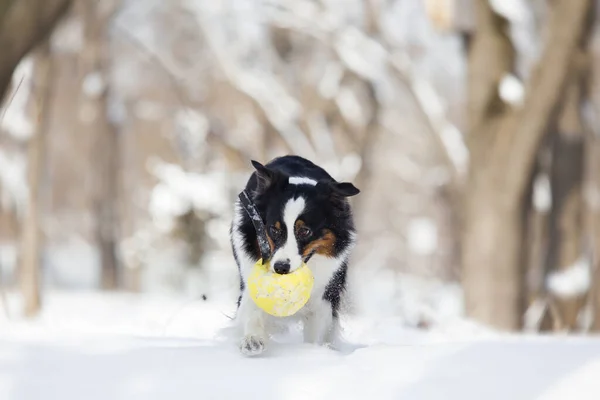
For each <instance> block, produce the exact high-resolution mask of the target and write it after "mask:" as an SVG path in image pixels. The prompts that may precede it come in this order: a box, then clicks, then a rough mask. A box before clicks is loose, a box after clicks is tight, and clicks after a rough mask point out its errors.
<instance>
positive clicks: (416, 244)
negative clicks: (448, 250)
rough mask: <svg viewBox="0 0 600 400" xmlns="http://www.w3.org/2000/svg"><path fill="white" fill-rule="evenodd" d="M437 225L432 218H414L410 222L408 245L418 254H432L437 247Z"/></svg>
mask: <svg viewBox="0 0 600 400" xmlns="http://www.w3.org/2000/svg"><path fill="white" fill-rule="evenodd" d="M437 238H438V235H437V226H436V225H435V222H434V221H432V220H431V219H430V218H413V219H412V220H411V221H410V222H409V224H408V245H409V247H410V249H411V250H412V251H413V252H415V253H416V254H422V255H427V254H432V253H433V252H434V251H435V250H436V249H437Z"/></svg>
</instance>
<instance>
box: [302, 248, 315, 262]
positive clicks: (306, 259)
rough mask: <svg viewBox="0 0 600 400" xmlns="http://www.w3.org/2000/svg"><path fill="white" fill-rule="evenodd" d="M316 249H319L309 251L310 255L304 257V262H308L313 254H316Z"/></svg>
mask: <svg viewBox="0 0 600 400" xmlns="http://www.w3.org/2000/svg"><path fill="white" fill-rule="evenodd" d="M316 251H317V250H316V249H315V250H313V251H311V252H310V253H308V255H307V256H306V257H304V259H303V260H302V262H303V263H304V264H306V263H307V262H308V260H310V259H311V258H312V256H313V255H314V254H315V252H316Z"/></svg>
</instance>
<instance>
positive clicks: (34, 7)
mask: <svg viewBox="0 0 600 400" xmlns="http://www.w3.org/2000/svg"><path fill="white" fill-rule="evenodd" d="M70 3H71V1H70V0H0V49H2V60H1V61H0V99H1V98H3V97H4V93H6V89H7V88H8V86H9V84H10V80H11V78H12V75H13V72H14V70H15V68H16V67H17V65H18V64H19V62H20V61H21V59H22V58H23V57H24V56H25V55H26V54H27V53H29V52H30V51H31V50H33V48H34V47H36V45H38V44H39V43H40V42H41V41H42V40H44V39H45V38H46V37H48V35H49V34H50V32H51V31H52V29H53V28H54V26H55V25H56V24H57V22H58V21H59V20H60V18H61V17H62V16H63V15H64V14H65V13H66V11H67V10H68V8H69V5H70Z"/></svg>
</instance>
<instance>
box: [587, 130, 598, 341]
mask: <svg viewBox="0 0 600 400" xmlns="http://www.w3.org/2000/svg"><path fill="white" fill-rule="evenodd" d="M586 152H587V154H586V155H587V159H588V176H587V212H588V215H587V220H588V227H589V228H588V230H589V233H590V241H591V244H592V249H593V257H592V271H591V282H592V287H591V290H590V305H591V308H592V319H593V321H592V326H591V330H592V332H595V333H598V332H600V254H599V253H600V137H598V132H597V133H596V134H595V135H594V136H590V137H589V138H588V144H587V146H586Z"/></svg>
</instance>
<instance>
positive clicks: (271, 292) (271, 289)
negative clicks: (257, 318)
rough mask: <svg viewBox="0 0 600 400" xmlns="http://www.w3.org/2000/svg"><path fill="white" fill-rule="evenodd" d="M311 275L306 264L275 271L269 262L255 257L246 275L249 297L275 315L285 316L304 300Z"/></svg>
mask: <svg viewBox="0 0 600 400" xmlns="http://www.w3.org/2000/svg"><path fill="white" fill-rule="evenodd" d="M314 283H315V278H314V276H313V274H312V272H311V271H310V269H309V268H308V267H307V266H306V264H302V266H301V267H300V268H298V269H297V270H295V271H294V272H290V273H289V274H285V275H281V274H276V273H275V272H272V271H270V270H269V263H266V264H264V265H263V263H262V259H260V260H258V262H257V263H256V264H254V267H253V268H252V272H251V273H250V276H249V277H248V290H249V293H250V297H251V298H252V300H254V302H255V303H256V305H257V306H258V307H260V308H261V309H262V310H264V311H265V312H266V313H268V314H270V315H273V316H275V317H289V316H291V315H294V314H295V313H297V312H298V311H299V310H300V309H301V308H302V307H304V305H305V304H306V303H307V302H308V299H309V298H310V294H311V292H312V288H313V285H314Z"/></svg>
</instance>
